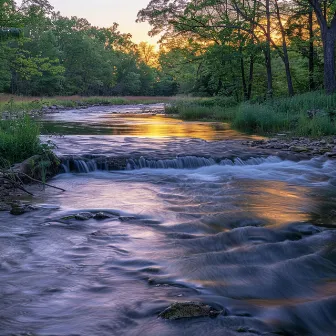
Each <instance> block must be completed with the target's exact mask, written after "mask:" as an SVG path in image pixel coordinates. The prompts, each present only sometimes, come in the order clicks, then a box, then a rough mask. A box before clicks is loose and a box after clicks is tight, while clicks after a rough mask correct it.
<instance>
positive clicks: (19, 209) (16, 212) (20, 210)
mask: <svg viewBox="0 0 336 336" xmlns="http://www.w3.org/2000/svg"><path fill="white" fill-rule="evenodd" d="M25 212H26V209H25V207H24V206H20V205H17V206H12V209H11V211H10V214H11V215H13V216H20V215H23V214H24V213H25Z"/></svg>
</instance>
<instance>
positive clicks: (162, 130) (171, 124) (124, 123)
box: [106, 115, 261, 140]
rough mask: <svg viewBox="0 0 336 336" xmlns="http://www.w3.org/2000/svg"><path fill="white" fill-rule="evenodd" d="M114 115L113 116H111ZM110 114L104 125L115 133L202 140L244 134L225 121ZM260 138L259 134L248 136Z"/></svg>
mask: <svg viewBox="0 0 336 336" xmlns="http://www.w3.org/2000/svg"><path fill="white" fill-rule="evenodd" d="M113 116H114V117H113ZM115 116H116V115H112V118H108V122H107V123H106V125H108V126H110V127H112V128H113V129H115V130H116V132H114V133H113V134H115V135H125V134H127V135H132V136H141V137H148V138H160V137H167V136H173V137H191V138H200V139H203V140H220V139H234V138H243V137H244V136H245V135H244V134H243V133H241V132H238V131H236V130H233V129H231V128H230V125H229V124H227V123H220V122H190V121H189V122H185V121H182V120H178V119H174V118H169V117H166V116H163V115H156V116H140V115H132V116H129V115H127V116H123V117H122V118H120V117H119V116H117V118H116V117H115ZM251 137H252V138H255V139H257V138H258V139H260V138H261V137H259V136H248V138H251Z"/></svg>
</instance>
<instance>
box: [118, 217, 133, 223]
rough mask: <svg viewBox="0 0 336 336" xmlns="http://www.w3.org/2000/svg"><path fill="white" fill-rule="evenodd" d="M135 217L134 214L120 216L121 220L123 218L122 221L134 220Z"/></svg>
mask: <svg viewBox="0 0 336 336" xmlns="http://www.w3.org/2000/svg"><path fill="white" fill-rule="evenodd" d="M134 219H136V218H135V217H134V216H119V220H121V221H122V222H126V221H129V220H134Z"/></svg>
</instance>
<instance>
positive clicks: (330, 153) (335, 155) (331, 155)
mask: <svg viewBox="0 0 336 336" xmlns="http://www.w3.org/2000/svg"><path fill="white" fill-rule="evenodd" d="M326 155H327V156H328V157H331V158H336V152H329V153H326Z"/></svg>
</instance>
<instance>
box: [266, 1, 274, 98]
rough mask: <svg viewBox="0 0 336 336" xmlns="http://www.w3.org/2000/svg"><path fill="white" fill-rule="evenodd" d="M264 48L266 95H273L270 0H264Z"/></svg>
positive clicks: (270, 96)
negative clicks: (265, 25)
mask: <svg viewBox="0 0 336 336" xmlns="http://www.w3.org/2000/svg"><path fill="white" fill-rule="evenodd" d="M266 19H267V31H266V50H265V62H266V71H267V97H269V98H272V97H273V76H272V62H271V13H270V0H266Z"/></svg>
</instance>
